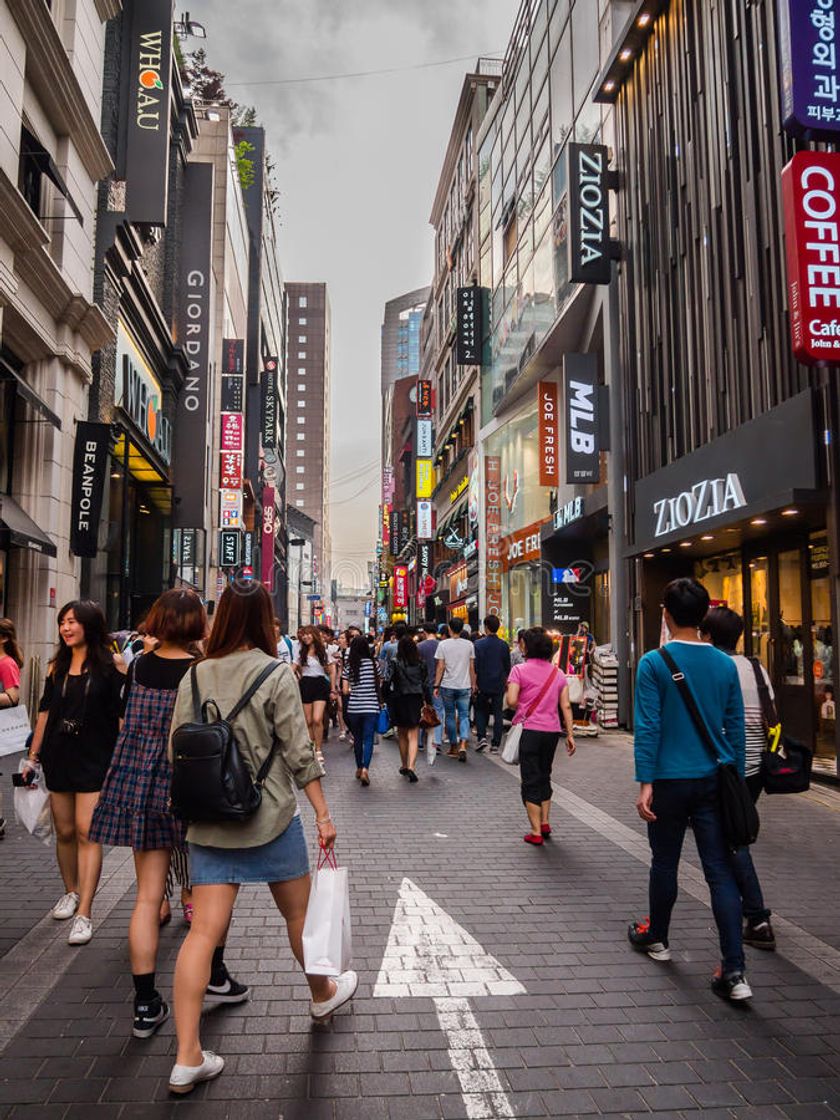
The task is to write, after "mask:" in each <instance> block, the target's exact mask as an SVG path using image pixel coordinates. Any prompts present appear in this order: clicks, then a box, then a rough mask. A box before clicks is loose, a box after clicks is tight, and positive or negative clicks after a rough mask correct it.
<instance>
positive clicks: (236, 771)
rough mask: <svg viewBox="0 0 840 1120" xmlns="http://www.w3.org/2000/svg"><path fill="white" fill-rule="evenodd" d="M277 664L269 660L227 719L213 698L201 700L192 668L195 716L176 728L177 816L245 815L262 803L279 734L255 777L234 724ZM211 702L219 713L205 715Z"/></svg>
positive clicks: (223, 818) (174, 796)
mask: <svg viewBox="0 0 840 1120" xmlns="http://www.w3.org/2000/svg"><path fill="white" fill-rule="evenodd" d="M279 665H280V662H279V661H272V663H271V664H270V665H266V667H265V668H264V669H263V670H262V671H261V672H260V673H258V674H257V677H256V679H255V680H254V681H253V683H252V684H251V685H250V687H249V688H248V689H247V690H246V692H245V694H244V695H243V697H242V699H241V700H240V701H239V702H238V703H237V704H236V705H235V706H234V707H233V708H232V709H231V711H230V713H229V715H228V716H227V717H226V718H225V719H222V718H221V714H220V712H219V707H218V705H217V704H216V701H215V700H205V701H204V703H203V704H202V702H201V696H200V694H199V691H198V679H197V676H196V666H195V665H193V667H192V669H190V688H191V690H192V701H193V722H192V723H182V724H181V725H180V727H176V728H175V730H174V732H173V733H172V787H171V789H172V795H171V801H172V812H173V813H174V814H175V816H176V817H180V818H181V819H182V820H186V821H201V822H204V821H245V820H247V819H248V818H249V817H252V816H253V815H254V813H256V811H257V809H259V807H260V803H261V802H262V786H263V782H264V781H265V779H266V775H267V774H268V771H269V769H270V768H271V763H272V761H273V759H274V752H275V750H276V749H277V740H276V738H275V739H273V740H272V743H271V749H270V750H269V752H268V756H267V757H266V759H265V762H263V764H262V766H261V767H260V768H259V770H258V771H257V775H256V778H252V777H251V774H250V771H249V769H248V767H247V765H246V763H245V761H244V759H243V758H242V755H241V754H240V752H239V747H238V745H237V742H236V738H235V736H234V733H233V726H232V724H233V721H234V720H235V719H236V717H237V716H238V715H239V713H240V712H241V711H242V710H243V709H244V708H245V707H246V706H247V705H248V704H249V703H250V701H251V699H252V697H253V696H254V693H255V692H256V691H257V689H258V688H259V687H260V685H262V684H263V682H264V681H266V680H268V678H269V677H270V676H271V674H272V673H273V672H274V670H275V669H277V668H279ZM211 704H212V705H213V707H214V708H215V709H216V719H214V720H212V721H211V720H208V718H207V715H208V710H209V706H210V705H211Z"/></svg>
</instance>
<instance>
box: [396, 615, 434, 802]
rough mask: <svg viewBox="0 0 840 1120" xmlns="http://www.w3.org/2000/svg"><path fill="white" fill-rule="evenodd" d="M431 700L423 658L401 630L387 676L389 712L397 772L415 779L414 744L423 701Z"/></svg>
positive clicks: (410, 639) (416, 743) (417, 737)
mask: <svg viewBox="0 0 840 1120" xmlns="http://www.w3.org/2000/svg"><path fill="white" fill-rule="evenodd" d="M424 701H425V703H427V704H431V702H432V688H431V685H430V683H429V672H428V670H427V668H426V662H425V661H424V660H423V658H421V656H420V654H419V653H418V651H417V644H416V643H415V641H414V639H413V638H412V637H411V636H410V635H408V634H404V635H403V636H402V637H401V638H400V640H399V643H398V645H397V654H396V657H395V658H394V660H393V661H392V663H391V676H390V679H389V680H388V712H389V714H390V716H391V722H392V723H393V725H394V727H395V728H396V729H397V740H398V742H399V746H400V763H401V765H400V773H401V774H402V775H403V777H405V778H408V780H409V781H410V782H416V781H417V772H416V770H415V766H416V764H417V748H418V742H419V736H420V715H421V713H422V711H423V703H424Z"/></svg>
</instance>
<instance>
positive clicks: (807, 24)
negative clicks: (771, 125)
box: [778, 0, 840, 140]
mask: <svg viewBox="0 0 840 1120" xmlns="http://www.w3.org/2000/svg"><path fill="white" fill-rule="evenodd" d="M778 3H779V66H780V70H781V81H780V83H779V84H780V87H781V92H782V124H783V126H784V128H785V131H786V132H789V133H791V135H793V136H803V135H807V136H808V137H809V138H810V139H812V140H818V139H821V138H823V139H829V140H830V139H833V138H834V137H835V136H836V134H837V133H838V132H840V80H838V69H837V66H838V61H840V59H838V36H840V0H778Z"/></svg>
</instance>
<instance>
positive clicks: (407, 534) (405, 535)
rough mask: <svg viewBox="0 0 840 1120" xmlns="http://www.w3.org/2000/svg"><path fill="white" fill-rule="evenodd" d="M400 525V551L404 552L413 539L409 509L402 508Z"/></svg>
mask: <svg viewBox="0 0 840 1120" xmlns="http://www.w3.org/2000/svg"><path fill="white" fill-rule="evenodd" d="M399 526H400V528H399V552H402V550H403V549H404V548H406V547H407V545H408V542H409V541H410V540H411V513H410V511H409V510H407V509H401V510H400V515H399ZM398 555H399V553H398Z"/></svg>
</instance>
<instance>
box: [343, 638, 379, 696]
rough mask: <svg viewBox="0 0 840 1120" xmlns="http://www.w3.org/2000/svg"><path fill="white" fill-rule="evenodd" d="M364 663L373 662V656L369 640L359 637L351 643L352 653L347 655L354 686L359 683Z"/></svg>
mask: <svg viewBox="0 0 840 1120" xmlns="http://www.w3.org/2000/svg"><path fill="white" fill-rule="evenodd" d="M363 661H373V654H372V653H371V650H370V646H369V645H368V640H367V638H363V637H362V636H361V635H359V637H358V638H354V639H353V641H352V642H351V643H350V652H349V653H348V655H347V667H348V672H349V674H350V680H351V681H352V682H353V684H358V683H359V677H360V676H361V671H362V662H363Z"/></svg>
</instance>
